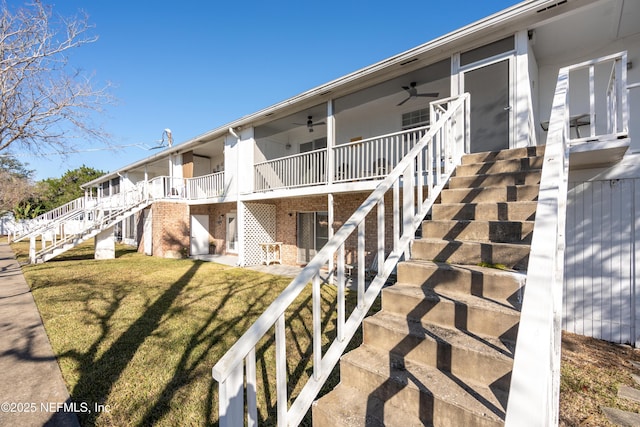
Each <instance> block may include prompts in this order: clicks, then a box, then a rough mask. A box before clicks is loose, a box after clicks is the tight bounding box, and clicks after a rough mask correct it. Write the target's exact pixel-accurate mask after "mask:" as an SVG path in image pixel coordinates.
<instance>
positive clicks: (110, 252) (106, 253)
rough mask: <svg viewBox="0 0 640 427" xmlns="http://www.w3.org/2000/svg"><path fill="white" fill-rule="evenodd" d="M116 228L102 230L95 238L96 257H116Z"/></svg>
mask: <svg viewBox="0 0 640 427" xmlns="http://www.w3.org/2000/svg"><path fill="white" fill-rule="evenodd" d="M113 231H114V228H113V227H110V228H107V229H106V230H103V231H101V232H100V233H98V235H97V236H96V237H95V239H94V258H95V259H114V258H115V257H116V243H115V242H116V240H115V234H114V232H113Z"/></svg>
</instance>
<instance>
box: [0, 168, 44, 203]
mask: <svg viewBox="0 0 640 427" xmlns="http://www.w3.org/2000/svg"><path fill="white" fill-rule="evenodd" d="M32 176H33V171H32V170H29V169H27V165H26V164H23V163H21V162H20V161H18V160H16V159H15V158H13V157H9V156H0V215H1V214H4V213H6V212H9V211H14V209H15V208H16V207H17V206H18V205H19V204H20V203H22V202H24V201H26V200H28V199H29V198H30V197H33V196H34V195H35V194H36V188H35V185H34V184H33V181H32V179H31V178H32Z"/></svg>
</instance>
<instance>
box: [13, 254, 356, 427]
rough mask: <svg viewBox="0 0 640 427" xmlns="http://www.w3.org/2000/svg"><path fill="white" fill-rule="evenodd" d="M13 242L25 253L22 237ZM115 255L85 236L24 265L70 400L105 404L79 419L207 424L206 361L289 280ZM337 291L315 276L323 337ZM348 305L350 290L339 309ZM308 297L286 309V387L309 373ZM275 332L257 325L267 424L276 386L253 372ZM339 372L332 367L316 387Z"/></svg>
mask: <svg viewBox="0 0 640 427" xmlns="http://www.w3.org/2000/svg"><path fill="white" fill-rule="evenodd" d="M13 249H14V251H15V252H16V254H17V256H18V260H19V261H25V260H26V256H27V255H28V244H21V243H18V244H15V245H13ZM117 255H118V258H117V259H115V260H100V261H97V260H93V259H92V258H93V246H92V245H91V244H85V245H82V246H80V247H78V248H76V249H74V250H72V251H69V252H68V253H67V254H65V255H62V256H60V257H59V258H57V259H56V260H53V261H50V262H48V263H45V264H38V265H25V266H24V267H23V271H24V274H25V277H26V279H27V282H28V283H29V285H30V286H31V289H32V293H33V296H34V298H35V300H36V303H37V305H38V308H39V310H40V313H41V316H42V318H43V320H44V325H45V328H46V330H47V334H48V336H49V339H50V341H51V344H52V346H53V349H54V352H55V354H56V355H57V357H58V361H59V364H60V367H61V370H62V374H63V377H64V379H65V382H66V384H67V387H68V389H69V392H70V394H71V398H72V400H73V401H75V402H79V403H81V402H86V403H87V404H89V406H90V407H93V405H94V404H96V403H98V404H102V405H105V407H107V408H109V411H108V412H106V411H105V412H101V413H91V414H82V415H81V416H80V422H81V424H82V425H83V426H93V425H97V426H112V425H118V426H120V425H158V426H163V425H170V426H174V425H182V426H187V425H193V426H196V425H216V424H217V421H218V401H217V392H218V391H217V389H218V387H217V383H216V382H215V381H214V380H213V379H212V377H211V368H212V367H213V366H214V364H215V363H216V362H217V361H218V360H219V359H220V357H221V356H222V355H223V354H224V353H225V352H226V351H227V350H228V349H229V347H230V346H231V345H232V344H233V343H234V342H235V341H236V340H237V338H238V337H240V336H241V335H242V334H243V332H244V331H245V330H246V329H247V328H248V327H249V326H250V325H251V324H252V323H253V322H254V321H255V320H256V318H257V317H258V316H259V315H260V314H262V312H263V311H264V310H265V309H266V308H267V306H268V305H269V304H270V303H271V302H272V301H273V300H274V299H275V298H276V297H277V296H278V295H279V294H280V292H281V291H282V290H283V289H284V288H285V287H286V285H288V284H289V282H290V280H291V279H290V278H284V277H279V276H272V275H268V274H261V273H258V272H254V271H251V270H247V269H240V268H232V267H226V266H222V265H219V264H215V263H207V262H200V261H194V260H188V259H184V260H169V259H162V258H155V257H146V256H144V255H141V254H138V253H137V252H135V251H133V250H130V249H128V248H126V247H124V246H118V248H117ZM335 294H336V291H335V288H334V287H332V286H323V289H322V320H323V324H324V330H325V335H324V343H325V344H326V343H327V342H328V340H329V339H330V338H331V337H332V336H333V335H334V334H335V327H334V320H335V297H336V295H335ZM353 304H354V301H353V298H351V297H350V298H349V300H348V302H347V305H348V308H349V307H353ZM310 306H311V289H310V287H308V288H307V289H305V291H304V292H303V293H302V294H301V295H300V296H299V298H298V299H297V300H296V302H295V303H294V304H293V305H292V307H291V308H290V309H289V310H288V312H287V314H286V324H287V334H288V340H287V359H288V360H287V361H288V378H289V384H290V391H289V392H290V395H292V396H295V395H297V393H299V391H300V389H301V387H302V385H303V384H304V380H305V379H306V378H307V377H308V376H309V375H310V373H311V358H312V352H311V347H312V344H311V337H310V333H311V332H310V329H309V328H308V325H310V324H311V316H312V315H311V310H310ZM360 340H361V338H360V337H356V338H355V339H354V340H353V343H352V347H354V346H356V345H358V344H359V342H360ZM273 341H274V339H273V334H272V335H270V336H267V337H266V338H265V339H263V340H262V341H261V342H260V343H259V345H258V347H257V349H256V353H257V358H258V361H257V365H258V373H257V377H258V386H257V387H258V391H259V393H260V394H259V396H258V397H259V420H260V424H261V425H272V424H274V416H275V390H274V388H273V386H272V384H269V385H266V386H265V384H263V381H262V380H263V373H264V371H265V370H270V371H271V372H275V368H274V366H275V363H274V353H275V352H274V343H273ZM325 347H326V345H325ZM337 382H338V377H337V374H334V375H333V377H332V378H331V379H330V381H329V382H328V383H327V385H326V387H325V390H329V389H330V388H332V387H333V386H334V385H335V384H337ZM309 419H310V417H309V416H308V417H307V419H306V420H305V423H306V424H309Z"/></svg>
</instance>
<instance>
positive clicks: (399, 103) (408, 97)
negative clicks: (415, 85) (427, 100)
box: [396, 97, 411, 107]
mask: <svg viewBox="0 0 640 427" xmlns="http://www.w3.org/2000/svg"><path fill="white" fill-rule="evenodd" d="M410 99H411V97H408V98H407V99H405V100H404V101H402V102H401V103H399V104H398V105H396V107H399V106H401V105H402V104H404V103H405V102H407V101H408V100H410Z"/></svg>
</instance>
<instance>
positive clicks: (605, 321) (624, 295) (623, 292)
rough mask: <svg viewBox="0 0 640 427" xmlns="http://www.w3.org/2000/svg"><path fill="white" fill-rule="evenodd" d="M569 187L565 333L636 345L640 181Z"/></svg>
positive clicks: (592, 183)
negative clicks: (639, 195) (639, 197)
mask: <svg viewBox="0 0 640 427" xmlns="http://www.w3.org/2000/svg"><path fill="white" fill-rule="evenodd" d="M569 187H570V190H569V194H568V204H567V233H566V235H567V249H566V253H565V283H564V318H563V328H564V329H565V330H567V331H570V332H574V333H577V334H581V335H587V336H592V337H595V338H600V339H604V340H607V341H613V342H623V343H624V342H630V343H633V344H635V342H636V330H637V328H636V322H637V320H636V318H637V317H638V316H637V315H636V312H635V310H636V307H637V305H636V304H635V298H636V295H635V281H636V278H635V268H636V265H637V262H638V260H639V257H638V255H636V253H635V239H636V236H637V235H638V233H637V230H638V227H639V225H640V221H639V220H638V218H637V215H636V213H640V203H639V201H638V193H639V191H640V180H639V179H623V180H609V181H593V182H584V183H571V184H570V186H569Z"/></svg>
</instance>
